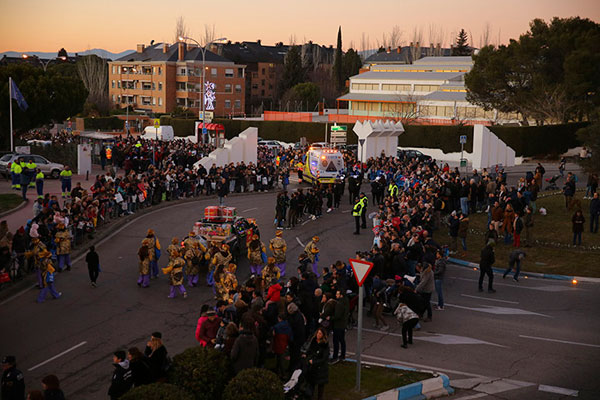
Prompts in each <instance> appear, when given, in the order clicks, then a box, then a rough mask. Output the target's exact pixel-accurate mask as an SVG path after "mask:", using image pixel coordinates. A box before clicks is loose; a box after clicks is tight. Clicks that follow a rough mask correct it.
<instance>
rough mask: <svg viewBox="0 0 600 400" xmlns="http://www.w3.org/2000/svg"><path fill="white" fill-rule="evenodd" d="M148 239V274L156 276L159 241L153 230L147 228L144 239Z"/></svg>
mask: <svg viewBox="0 0 600 400" xmlns="http://www.w3.org/2000/svg"><path fill="white" fill-rule="evenodd" d="M144 240H149V241H150V242H149V245H147V247H148V253H149V257H150V275H151V277H152V278H158V259H159V258H160V253H161V251H160V243H159V242H158V238H157V237H156V235H155V234H154V230H152V229H148V233H147V234H146V239H144Z"/></svg>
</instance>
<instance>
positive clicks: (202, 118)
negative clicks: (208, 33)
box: [179, 36, 227, 142]
mask: <svg viewBox="0 0 600 400" xmlns="http://www.w3.org/2000/svg"><path fill="white" fill-rule="evenodd" d="M179 40H180V41H184V40H191V41H192V42H194V43H196V44H197V45H198V48H199V49H200V51H201V52H202V86H201V88H200V98H199V100H200V102H201V103H202V114H200V107H198V119H201V120H202V132H203V133H204V131H205V130H206V123H205V122H204V121H205V118H204V74H205V73H206V72H205V69H206V66H205V62H206V47H208V45H211V44H213V43H215V42H222V41H224V40H227V38H224V37H223V38H219V39H215V40H212V41H210V42H208V43H206V44H205V45H204V46H201V45H200V43H198V41H197V40H196V39H193V38H191V37H186V36H179ZM202 141H203V142H204V135H202Z"/></svg>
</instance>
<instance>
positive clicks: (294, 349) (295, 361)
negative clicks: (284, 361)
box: [288, 343, 302, 374]
mask: <svg viewBox="0 0 600 400" xmlns="http://www.w3.org/2000/svg"><path fill="white" fill-rule="evenodd" d="M300 348H301V347H300V346H299V345H296V344H294V343H292V344H290V364H289V367H288V372H289V373H290V374H292V373H294V371H295V370H297V369H298V368H300V357H301V355H302V352H301V351H300Z"/></svg>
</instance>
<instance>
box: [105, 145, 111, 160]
mask: <svg viewBox="0 0 600 400" xmlns="http://www.w3.org/2000/svg"><path fill="white" fill-rule="evenodd" d="M111 158H112V149H111V148H110V147H107V148H106V159H107V160H110V159H111Z"/></svg>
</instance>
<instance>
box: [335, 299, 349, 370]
mask: <svg viewBox="0 0 600 400" xmlns="http://www.w3.org/2000/svg"><path fill="white" fill-rule="evenodd" d="M335 299H336V303H335V311H334V314H333V324H332V325H333V355H332V358H331V363H332V364H335V363H337V362H339V361H343V360H345V359H346V328H347V327H348V319H349V317H350V302H349V301H348V298H347V297H346V295H345V293H344V291H343V290H340V289H338V290H336V292H335ZM338 350H341V352H340V353H338Z"/></svg>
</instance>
